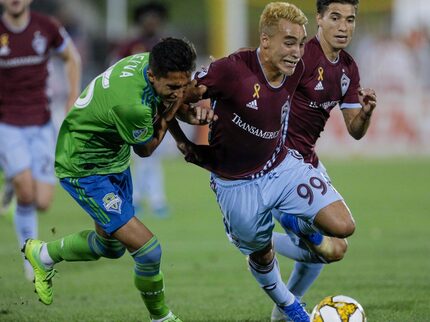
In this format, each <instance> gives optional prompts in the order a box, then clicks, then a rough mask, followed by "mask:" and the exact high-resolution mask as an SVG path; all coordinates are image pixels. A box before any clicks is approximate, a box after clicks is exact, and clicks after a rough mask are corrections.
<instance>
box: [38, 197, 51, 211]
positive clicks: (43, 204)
mask: <svg viewBox="0 0 430 322" xmlns="http://www.w3.org/2000/svg"><path fill="white" fill-rule="evenodd" d="M50 206H51V201H50V200H48V201H39V200H38V201H37V202H36V209H37V211H41V212H45V211H47V210H48V209H49V207H50Z"/></svg>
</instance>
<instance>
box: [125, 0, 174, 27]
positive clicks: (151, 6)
mask: <svg viewBox="0 0 430 322" xmlns="http://www.w3.org/2000/svg"><path fill="white" fill-rule="evenodd" d="M148 13H154V14H156V15H157V16H159V17H160V18H161V19H162V20H167V19H168V18H169V10H168V8H167V7H166V6H165V5H164V4H162V3H160V2H156V1H151V2H147V3H143V4H141V5H139V6H138V7H136V9H134V14H133V20H134V22H135V23H138V22H139V21H140V19H141V17H142V16H144V15H146V14H148Z"/></svg>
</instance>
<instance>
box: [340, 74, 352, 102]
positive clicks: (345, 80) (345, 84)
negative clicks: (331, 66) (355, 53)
mask: <svg viewBox="0 0 430 322" xmlns="http://www.w3.org/2000/svg"><path fill="white" fill-rule="evenodd" d="M342 71H343V74H342V77H341V78H340V88H341V90H342V96H344V95H345V94H346V91H347V90H348V88H349V84H350V83H351V80H350V79H349V77H348V76H346V74H345V70H342Z"/></svg>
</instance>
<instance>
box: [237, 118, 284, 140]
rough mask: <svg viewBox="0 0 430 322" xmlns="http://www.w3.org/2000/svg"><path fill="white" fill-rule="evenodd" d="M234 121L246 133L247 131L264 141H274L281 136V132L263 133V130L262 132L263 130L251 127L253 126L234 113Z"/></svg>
mask: <svg viewBox="0 0 430 322" xmlns="http://www.w3.org/2000/svg"><path fill="white" fill-rule="evenodd" d="M232 121H233V123H234V124H236V125H237V126H238V127H240V128H241V129H242V130H244V131H246V132H248V133H250V134H252V135H255V136H258V137H260V138H262V139H266V140H272V139H275V138H277V137H278V135H279V131H274V132H271V131H263V130H261V129H259V128H257V127H255V126H253V125H251V124H248V123H246V122H244V121H243V120H242V118H241V117H240V116H239V115H237V114H236V113H233V119H232Z"/></svg>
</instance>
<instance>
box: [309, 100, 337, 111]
mask: <svg viewBox="0 0 430 322" xmlns="http://www.w3.org/2000/svg"><path fill="white" fill-rule="evenodd" d="M337 103H339V101H327V102H323V103H320V104H318V103H317V102H315V101H311V102H310V103H309V107H310V108H313V109H318V108H320V109H323V110H331V109H332V108H333V107H335V106H336V104H337Z"/></svg>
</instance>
